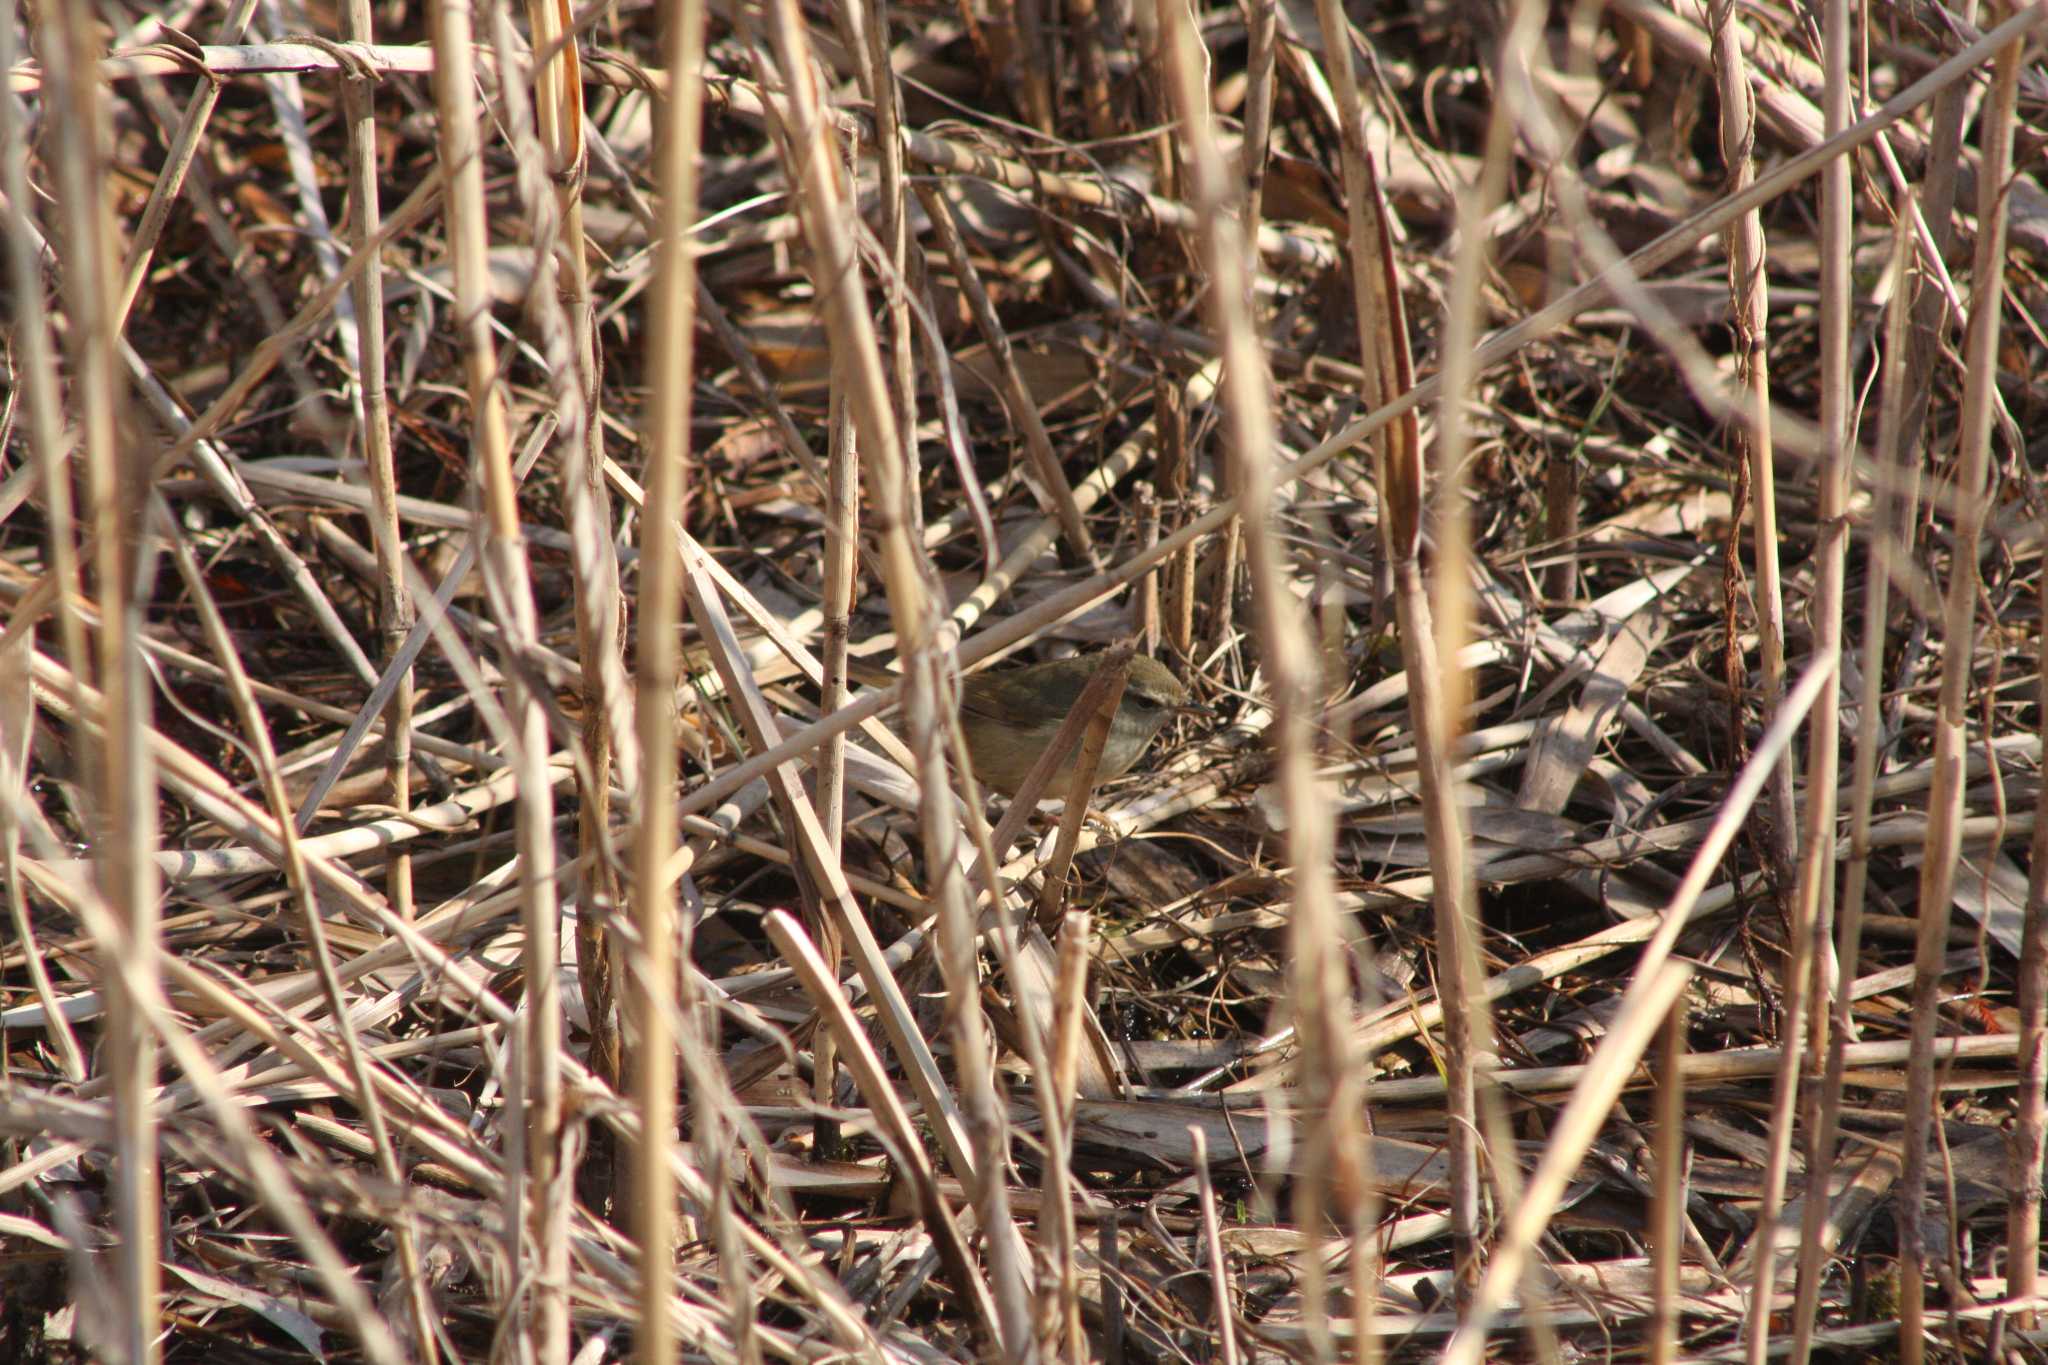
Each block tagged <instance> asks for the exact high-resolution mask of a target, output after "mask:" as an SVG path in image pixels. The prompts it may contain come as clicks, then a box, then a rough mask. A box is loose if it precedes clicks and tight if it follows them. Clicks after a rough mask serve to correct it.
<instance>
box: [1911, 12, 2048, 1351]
mask: <svg viewBox="0 0 2048 1365" xmlns="http://www.w3.org/2000/svg"><path fill="white" fill-rule="evenodd" d="M2008 22H2010V21H2008ZM2022 46H2023V44H2022V43H2020V42H2018V41H2015V42H2013V43H2012V44H2011V45H2010V46H2007V47H2004V48H2002V49H2000V51H1999V53H1998V59H1997V61H1996V63H1995V64H1994V66H1993V68H1992V70H1993V76H1992V83H1991V98H1990V100H1989V101H1988V102H1987V103H1986V105H1985V107H1984V110H1983V114H1982V117H1981V120H1980V122H1979V129H1980V132H1979V141H1980V157H1981V165H1980V167H1979V174H1978V179H1977V185H1978V196H1977V249H1976V254H1975V257H1974V259H1973V261H1972V263H1971V272H1970V279H1971V289H1972V296H1971V301H1970V317H1969V322H1968V326H1967V331H1966V332H1965V341H1964V352H1963V358H1964V370H1965V380H1964V390H1963V404H1962V414H1961V415H1962V430H1961V432H1960V433H1959V434H1958V436H1957V449H1956V475H1955V484H1954V490H1955V531H1954V541H1953V544H1952V548H1951V550H1950V559H1949V578H1948V585H1947V593H1946V597H1945V601H1944V604H1943V612H1942V631H1943V637H1944V638H1943V647H1942V664H1941V695H1940V700H1939V703H1938V709H1937V713H1936V716H1935V720H1934V738H1935V749H1934V789H1933V790H1932V791H1931V792H1929V793H1928V797H1927V810H1928V815H1929V817H1930V828H1929V830H1928V839H1927V851H1926V857H1925V861H1924V862H1922V863H1921V865H1920V895H1919V915H1920V937H1919V942H1918V944H1917V947H1916V950H1915V954H1914V967H1915V972H1914V980H1913V1008H1912V1021H1913V1035H1912V1036H1913V1060H1912V1063H1911V1065H1910V1066H1909V1068H1908V1070H1907V1085H1906V1107H1905V1126H1906V1144H1905V1147H1906V1151H1905V1164H1904V1170H1903V1172H1902V1173H1901V1175H1900V1177H1899V1186H1898V1206H1897V1207H1898V1210H1899V1213H1898V1224H1899V1230H1900V1231H1899V1356H1900V1359H1901V1360H1903V1361H1904V1362H1905V1365H1919V1362H1920V1361H1921V1360H1923V1359H1925V1357H1926V1330H1927V1325H1926V1294H1927V1286H1926V1254H1927V1253H1926V1247H1925V1245H1924V1243H1923V1239H1924V1236H1925V1231H1924V1228H1923V1226H1922V1225H1923V1215H1924V1209H1923V1205H1924V1201H1925V1199H1926V1193H1927V1168H1928V1153H1927V1143H1928V1126H1929V1124H1930V1123H1932V1122H1935V1121H1936V1116H1935V1114H1934V1112H1933V1102H1934V1066H1935V1063H1934V1057H1933V1047H1934V1030H1935V1026H1936V1025H1937V1024H1938V1023H1939V1022H1940V1011H1939V1009H1938V993H1939V987H1940V964H1941V958H1942V956H1943V954H1944V952H1945V950H1946V946H1947V944H1946V939H1947V934H1946V930H1947V927H1948V917H1949V906H1950V900H1951V898H1952V897H1953V895H1954V891H1955V876H1956V855H1957V852H1958V848H1959V844H1960V835H1961V830H1960V824H1961V818H1962V813H1963V751H1964V747H1965V744H1966V736H1965V733H1964V727H1965V725H1966V723H1967V716H1966V711H1965V708H1966V705H1967V702H1968V697H1969V686H1970V679H1971V675H1972V673H1973V672H1974V669H1975V654H1976V644H1977V597H1978V584H1979V568H1978V564H1977V550H1978V542H1979V540H1980V539H1981V537H1982V535H1983V529H1984V521H1985V515H1986V511H1987V507H1986V502H1985V498H1984V496H1983V490H1984V485H1985V476H1986V473H1987V470H1988V468H1989V465H1990V456H1991V449H1990V448H1991V427H1992V421H1993V415H1992V414H1993V409H1994V407H1995V406H1996V402H1997V390H1996V383H1997V373H1998V334H1999V322H2000V315H2001V313H2002V311H2003V308H2004V298H2005V285H2004V281H2005V241H2006V196H2005V190H2006V177H2007V176H2008V175H2010V174H2011V170H2012V153H2013V144H2012V139H2013V111H2014V105H2015V101H2016V98H2017V91H2018V81H2019V67H2020V53H2021V48H2022Z"/></svg>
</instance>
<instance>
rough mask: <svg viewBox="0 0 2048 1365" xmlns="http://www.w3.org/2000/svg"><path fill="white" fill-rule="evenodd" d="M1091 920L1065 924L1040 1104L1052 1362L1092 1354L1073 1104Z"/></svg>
mask: <svg viewBox="0 0 2048 1365" xmlns="http://www.w3.org/2000/svg"><path fill="white" fill-rule="evenodd" d="M1090 925H1091V920H1090V917H1089V915H1088V912H1087V911H1085V910H1070V911H1068V912H1067V913H1066V915H1065V916H1064V917H1062V918H1061V920H1060V930H1059V944H1058V948H1059V968H1058V975H1057V977H1056V979H1055V983H1054V986H1053V1011H1052V1018H1053V1026H1052V1036H1051V1038H1050V1040H1049V1042H1048V1046H1047V1049H1046V1051H1047V1053H1048V1056H1047V1059H1046V1070H1045V1072H1044V1073H1043V1074H1042V1075H1040V1076H1039V1078H1038V1104H1039V1112H1040V1114H1041V1121H1042V1123H1043V1125H1044V1126H1043V1131H1042V1133H1041V1138H1042V1140H1043V1142H1044V1143H1045V1174H1044V1179H1043V1181H1042V1184H1041V1188H1042V1189H1043V1190H1044V1192H1045V1207H1046V1209H1047V1213H1048V1214H1049V1217H1046V1218H1045V1219H1044V1220H1043V1221H1044V1224H1045V1229H1044V1230H1045V1234H1046V1258H1047V1260H1048V1261H1049V1262H1050V1263H1051V1266H1052V1272H1053V1273H1052V1275H1051V1277H1050V1281H1051V1282H1050V1283H1049V1284H1047V1285H1044V1286H1042V1287H1041V1293H1040V1301H1041V1305H1042V1306H1041V1309H1040V1313H1041V1321H1046V1322H1047V1323H1048V1325H1047V1327H1046V1328H1045V1329H1044V1330H1042V1331H1041V1332H1040V1340H1041V1341H1042V1342H1043V1343H1044V1349H1045V1352H1046V1354H1047V1356H1048V1357H1049V1358H1050V1359H1053V1360H1068V1359H1075V1358H1079V1357H1081V1356H1083V1355H1084V1354H1085V1353H1086V1351H1087V1349H1088V1348H1087V1344H1086V1340H1085V1338H1083V1336H1082V1335H1081V1285H1080V1257H1081V1246H1080V1238H1079V1237H1078V1235H1077V1234H1076V1231H1075V1226H1074V1205H1073V1196H1074V1191H1075V1190H1076V1189H1077V1188H1078V1185H1077V1183H1076V1181H1075V1179H1074V1172H1073V1165H1072V1163H1073V1153H1074V1099H1075V1094H1076V1084H1077V1080H1078V1076H1079V1071H1080V1065H1081V1042H1082V1034H1083V1016H1084V1014H1085V1012H1086V1011H1087V1009H1088V998H1087V993H1088V963H1089V961H1090V959H1091V958H1092V957H1093V956H1094V941H1093V936H1092V934H1091V932H1090Z"/></svg>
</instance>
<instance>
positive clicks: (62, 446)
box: [0, 0, 91, 1085]
mask: <svg viewBox="0 0 2048 1365" xmlns="http://www.w3.org/2000/svg"><path fill="white" fill-rule="evenodd" d="M18 32H19V30H18V28H17V26H16V17H15V9H14V0H0V71H11V70H13V69H14V63H15V61H16V53H15V49H14V44H15V38H16V35H17V33H18ZM24 112H25V111H24V110H23V109H22V106H21V103H20V101H18V100H16V99H15V98H14V97H13V96H12V94H5V95H0V193H4V194H5V195H6V196H7V202H8V204H9V206H10V210H11V211H10V212H9V213H8V214H7V218H6V222H5V223H4V224H0V227H4V230H5V233H6V242H7V265H8V274H7V281H8V284H9V286H10V290H11V294H12V298H13V305H14V329H13V330H14V342H13V344H14V348H15V375H16V378H15V387H16V396H17V398H19V399H21V400H24V401H23V406H24V409H25V411H24V416H25V421H24V422H23V424H22V432H23V435H24V436H25V438H26V439H27V441H28V445H29V449H30V451H31V453H32V454H33V457H34V459H35V464H36V482H37V485H38V487H39V489H40V491H41V493H42V498H43V522H44V528H45V532H44V535H45V544H46V546H47V551H46V552H47V554H48V556H49V558H48V565H49V567H48V568H47V569H46V570H45V571H44V574H43V584H46V585H47V587H46V588H45V589H44V591H43V593H42V594H41V596H42V597H43V598H44V600H45V601H54V602H60V603H63V604H66V606H67V607H68V605H69V604H70V603H73V602H75V601H78V600H80V596H81V594H80V586H79V570H78V544H77V535H78V525H77V520H76V514H75V512H74V509H73V505H72V484H71V475H70V472H69V470H68V469H67V467H66V464H65V461H66V456H67V446H66V440H65V435H64V411H63V400H62V398H61V397H60V396H59V389H58V385H57V348H56V345H55V342H54V341H53V339H52V337H51V335H50V318H49V311H48V308H47V304H46V301H45V299H44V295H43V272H42V250H43V239H42V235H41V234H40V233H38V232H37V231H36V230H35V226H34V224H33V222H32V221H31V219H30V214H31V206H32V205H33V204H34V203H35V202H36V200H35V199H34V198H33V197H31V196H30V195H29V193H28V166H27V162H28V137H27V129H26V126H25V121H24V119H23V114H24ZM27 607H28V602H27V599H26V597H24V599H23V600H22V602H21V603H20V604H18V607H17V610H16V612H15V615H14V617H13V619H11V620H10V621H9V622H8V631H9V633H8V635H7V636H6V637H5V639H4V640H0V650H4V651H6V653H7V655H8V658H7V660H6V662H5V663H4V665H0V669H4V673H0V677H4V678H5V685H6V686H7V687H8V688H9V689H10V690H13V689H17V688H22V684H21V682H19V681H17V678H18V677H19V674H20V673H25V672H26V671H27V664H26V662H25V661H24V659H23V658H22V656H23V654H24V653H25V652H26V651H27V649H28V647H29V645H30V644H31V643H32V642H33V640H34V638H35V632H34V631H33V629H31V628H30V627H31V623H32V622H33V621H34V619H35V618H34V617H33V616H31V615H30V614H29V613H28V610H27ZM56 617H57V638H58V639H59V641H61V642H62V645H63V649H64V657H65V658H66V659H67V660H69V661H70V663H71V666H72V668H73V670H74V671H76V672H77V673H78V674H80V675H81V676H83V675H84V674H86V673H87V672H88V671H89V670H90V668H91V661H90V659H91V656H90V647H89V645H88V644H87V640H86V629H85V619H84V615H83V614H82V613H80V612H77V611H72V610H68V609H65V610H59V611H58V612H57V613H56ZM22 690H24V691H25V690H26V689H25V688H24V689H22ZM17 697H18V700H19V704H20V705H21V706H22V707H23V708H24V709H26V707H27V706H28V704H29V698H28V697H26V696H21V695H20V694H19V693H17ZM73 701H74V705H75V704H76V698H75V697H74V698H73ZM7 704H10V705H11V704H13V702H12V701H10V702H9V703H7ZM27 739H28V733H27V729H26V727H23V728H22V730H21V731H20V733H19V736H18V737H16V736H13V735H10V736H9V737H8V742H9V744H10V745H13V746H18V747H17V751H16V752H15V753H10V754H8V755H6V756H5V760H4V761H6V762H9V763H11V764H12V765H13V768H14V771H15V772H16V773H19V774H20V777H21V779H22V780H19V781H16V782H0V789H5V790H10V791H22V792H26V791H27V790H28V783H27V781H26V780H25V779H26V775H27V774H26V768H25V764H26V761H27V753H26V743H27ZM4 776H5V774H0V777H4ZM10 809H11V807H10ZM0 828H4V831H5V832H4V839H5V847H4V851H0V856H4V859H5V861H4V862H0V878H4V880H5V881H6V882H7V898H8V908H9V911H10V914H11V917H12V918H13V921H14V924H15V929H16V932H17V933H18V934H19V935H20V945H21V947H22V949H23V950H24V952H25V956H26V960H27V964H28V969H29V974H30V978H31V980H32V981H33V983H34V986H35V992H36V999H37V1002H38V1003H40V1004H41V1005H42V1007H43V1009H44V1011H45V1013H46V1014H47V1015H48V1016H49V1018H50V1020H51V1025H52V1027H51V1032H50V1036H51V1040H52V1042H53V1043H54V1044H55V1046H56V1048H57V1054H58V1057H59V1060H60V1064H61V1065H62V1067H63V1071H64V1076H65V1078H66V1079H67V1080H69V1081H70V1082H71V1083H72V1084H74V1085H75V1084H77V1083H79V1082H80V1081H83V1080H84V1079H85V1077H86V1069H87V1063H86V1058H85V1053H84V1050H83V1049H82V1048H80V1047H79V1044H78V1039H77V1037H76V1035H75V1034H74V1033H73V1032H72V1030H71V1026H70V1025H69V1024H68V1023H67V1022H66V1021H65V1019H64V1015H63V1011H62V1010H60V1009H59V1008H58V1005H57V998H56V992H55V990H54V988H53V987H52V985H51V982H50V975H49V971H48V969H47V968H46V967H45V966H44V965H43V961H42V956H41V954H40V953H37V952H35V951H34V950H33V949H34V944H35V936H34V933H33V927H32V925H31V923H30V920H29V913H28V900H27V895H26V890H25V888H24V887H23V885H22V879H21V878H20V877H19V876H18V875H16V868H15V861H16V857H17V852H18V845H19V840H20V827H19V824H18V822H17V821H16V820H14V819H13V818H12V816H11V815H10V816H9V817H8V818H7V819H6V820H5V821H4V825H0Z"/></svg>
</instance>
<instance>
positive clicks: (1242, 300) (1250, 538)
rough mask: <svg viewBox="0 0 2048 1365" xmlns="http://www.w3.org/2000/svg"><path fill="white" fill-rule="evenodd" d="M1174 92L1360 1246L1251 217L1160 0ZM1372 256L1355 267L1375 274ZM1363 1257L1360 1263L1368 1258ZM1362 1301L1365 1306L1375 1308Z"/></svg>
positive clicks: (1323, 1070) (1308, 1047) (1317, 1186)
mask: <svg viewBox="0 0 2048 1365" xmlns="http://www.w3.org/2000/svg"><path fill="white" fill-rule="evenodd" d="M1158 22H1159V27H1160V38H1161V41H1162V43H1163V45H1164V46H1163V48H1162V51H1163V53H1164V56H1165V61H1164V63H1163V65H1164V67H1165V75H1166V79H1167V84H1168V86H1169V88H1170V89H1171V91H1172V94H1173V109H1174V113H1175V114H1176V115H1177V117H1178V120H1179V126H1180V131H1181V142H1182V151H1183V160H1184V162H1185V166H1186V170H1187V188H1188V191H1189V194H1190V196H1191V201H1192V202H1193V203H1194V204H1195V205H1196V206H1197V211H1198V217H1199V218H1200V220H1201V222H1202V223H1203V229H1202V231H1201V233H1200V236H1199V246H1200V253H1201V260H1202V264H1203V266H1204V267H1205V268H1206V269H1207V271H1208V275H1209V288H1208V292H1207V295H1206V298H1205V300H1204V303H1205V305H1206V308H1205V311H1206V314H1207V317H1208V320H1209V325H1210V328H1211V330H1212V331H1213V333H1214V334H1215V337H1216V342H1217V348H1218V353H1219V354H1220V355H1221V356H1222V359H1223V389H1222V393H1221V397H1222V408H1223V413H1224V418H1225V424H1226V432H1227V444H1228V445H1229V446H1230V448H1231V451H1232V461H1233V464H1234V467H1235V470H1236V473H1237V478H1238V501H1239V503H1240V504H1241V507H1242V511H1243V517H1244V538H1245V563H1246V567H1247V568H1248V569H1249V571H1250V575H1251V584H1252V594H1253V600H1254V601H1255V602H1256V603H1257V621H1256V630H1257V635H1258V643H1259V655H1260V660H1261V664H1262V666H1263V668H1264V671H1265V676H1266V683H1267V686H1268V688H1269V689H1270V691H1271V695H1272V698H1273V708H1274V724H1273V732H1272V733H1273V742H1274V749H1275V758H1276V772H1275V780H1276V784H1277V786H1278V787H1279V790H1280V794H1281V804H1282V808H1283V809H1284V810H1285V812H1286V820H1287V861H1288V863H1289V864H1290V865H1291V866H1292V868H1293V882H1294V912H1293V922H1292V932H1291V935H1290V940H1289V944H1288V964H1289V965H1288V975H1289V987H1290V996H1291V999H1292V1004H1293V1009H1294V1012H1295V1027H1296V1029H1297V1031H1298V1033H1299V1035H1300V1038H1301V1042H1302V1058H1301V1065H1300V1070H1299V1075H1300V1078H1301V1084H1300V1087H1299V1091H1298V1094H1297V1099H1298V1102H1299V1107H1300V1110H1301V1112H1302V1115H1303V1120H1304V1124H1305V1132H1304V1133H1303V1134H1302V1136H1301V1139H1300V1142H1299V1148H1300V1152H1301V1161H1300V1166H1299V1168H1298V1169H1299V1172H1300V1174H1299V1178H1298V1180H1297V1183H1296V1185H1295V1220H1296V1222H1297V1224H1298V1225H1299V1227H1300V1229H1301V1232H1302V1235H1303V1236H1304V1237H1305V1238H1307V1239H1308V1241H1309V1244H1310V1245H1313V1244H1314V1243H1315V1242H1316V1241H1318V1240H1319V1233H1320V1229H1321V1227H1322V1226H1323V1224H1324V1222H1325V1220H1326V1219H1327V1220H1330V1221H1334V1222H1335V1223H1336V1225H1337V1226H1338V1227H1339V1228H1340V1229H1342V1230H1343V1231H1344V1232H1345V1233H1346V1234H1347V1235H1352V1236H1354V1237H1362V1235H1363V1233H1364V1228H1363V1226H1362V1219H1361V1211H1362V1197H1363V1192H1364V1187H1365V1183H1366V1182H1365V1180H1364V1179H1363V1172H1361V1171H1360V1169H1359V1166H1358V1162H1359V1159H1360V1158H1359V1153H1360V1152H1361V1151H1362V1150H1363V1147H1364V1144H1363V1142H1362V1140H1361V1136H1362V1135H1361V1133H1360V1120H1361V1119H1362V1117H1363V1114H1362V1105H1361V1103H1360V1099H1359V1094H1358V1086H1359V1083H1360V1081H1361V1080H1362V1079H1363V1077H1362V1074H1361V1071H1360V1069H1359V1067H1358V1065H1357V1062H1356V1060H1355V1058H1354V1057H1353V1056H1352V1053H1351V1034H1352V1004H1351V991H1350V981H1349V973H1348V971H1347V969H1346V963H1347V961H1348V955H1347V954H1346V952H1345V950H1344V946H1343V936H1342V933H1341V927H1340V925H1339V923H1338V917H1337V906H1336V896H1335V891H1336V888H1335V883H1334V876H1333V872H1332V867H1331V847H1332V838H1333V831H1332V823H1333V822H1332V817H1331V805H1330V803H1329V802H1328V801H1327V800H1325V799H1324V798H1323V796H1322V793H1321V792H1320V790H1319V787H1318V784H1317V781H1316V776H1315V714H1316V711H1317V709H1318V706H1317V703H1318V696H1317V689H1316V683H1317V681H1318V669H1317V662H1316V655H1315V649H1314V646H1313V644H1312V643H1311V640H1310V637H1309V633H1308V628H1307V624H1306V622H1305V621H1304V620H1303V619H1302V616H1301V609H1300V606H1299V604H1298V603H1297V602H1296V600H1295V597H1294V594H1293V591H1292V589H1291V588H1290V586H1289V579H1290V577H1291V574H1292V571H1291V568H1290V565H1289V562H1288V551H1287V546H1286V542H1285V541H1284V539H1283V538H1282V537H1281V535H1280V534H1279V529H1278V527H1277V526H1276V524H1275V510H1276V509H1275V493H1276V491H1277V481H1276V479H1275V477H1274V476H1275V473H1276V467H1275V461H1274V458H1273V411H1272V395H1271V392H1270V383H1271V380H1270V376H1269V375H1268V373H1267V369H1266V362H1265V352H1264V349H1263V346H1262V344H1261V342H1260V339H1259V334H1258V331H1257V329H1256V328H1255V326H1254V324H1253V320H1252V316H1251V312H1250V309H1249V307H1248V306H1247V301H1248V294H1247V288H1248V284H1247V271H1246V268H1245V241H1244V237H1243V235H1242V232H1241V227H1242V225H1241V223H1240V222H1239V221H1238V219H1237V217H1236V214H1237V212H1238V211H1239V210H1240V209H1241V208H1242V204H1241V202H1240V201H1239V200H1238V197H1237V194H1236V193H1235V192H1234V190H1233V188H1232V186H1231V182H1230V177H1229V175H1228V173H1227V171H1226V169H1225V166H1224V161H1223V156H1222V151H1221V149H1220V148H1219V146H1218V145H1217V140H1216V133H1215V127H1214V119H1213V117H1212V115H1211V113H1210V110H1209V91H1208V86H1207V83H1206V81H1204V79H1203V74H1202V73H1203V63H1202V53H1201V47H1200V40H1199V38H1198V37H1197V35H1196V33H1195V31H1194V27H1193V22H1192V17H1191V16H1190V14H1189V13H1188V10H1187V8H1186V6H1184V5H1182V4H1178V3H1176V2H1175V0H1159V8H1158ZM1377 259H1378V258H1377V256H1374V257H1372V258H1369V259H1368V260H1366V261H1363V262H1360V266H1361V268H1367V269H1370V268H1374V267H1375V265H1376V263H1377ZM1362 1250H1363V1248H1362V1247H1360V1248H1355V1249H1354V1254H1355V1255H1357V1254H1362ZM1304 1262H1305V1263H1304V1270H1305V1271H1306V1278H1305V1280H1304V1284H1303V1290H1304V1298H1303V1310H1302V1311H1303V1318H1304V1320H1305V1322H1306V1323H1307V1324H1308V1326H1309V1329H1310V1332H1311V1338H1310V1340H1311V1346H1312V1349H1314V1350H1315V1351H1316V1352H1317V1354H1318V1355H1319V1357H1325V1358H1326V1357H1328V1356H1329V1355H1330V1354H1331V1350H1332V1343H1331V1339H1330V1321H1329V1317H1328V1315H1327V1312H1326V1308H1325V1302H1326V1300H1325V1297H1324V1287H1323V1284H1322V1272H1321V1260H1320V1258H1318V1257H1316V1256H1313V1255H1310V1256H1308V1257H1305V1258H1304ZM1367 1307H1368V1301H1361V1302H1360V1303H1358V1304H1357V1305H1356V1306H1355V1308H1356V1311H1359V1312H1364V1311H1366V1310H1367Z"/></svg>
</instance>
